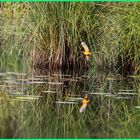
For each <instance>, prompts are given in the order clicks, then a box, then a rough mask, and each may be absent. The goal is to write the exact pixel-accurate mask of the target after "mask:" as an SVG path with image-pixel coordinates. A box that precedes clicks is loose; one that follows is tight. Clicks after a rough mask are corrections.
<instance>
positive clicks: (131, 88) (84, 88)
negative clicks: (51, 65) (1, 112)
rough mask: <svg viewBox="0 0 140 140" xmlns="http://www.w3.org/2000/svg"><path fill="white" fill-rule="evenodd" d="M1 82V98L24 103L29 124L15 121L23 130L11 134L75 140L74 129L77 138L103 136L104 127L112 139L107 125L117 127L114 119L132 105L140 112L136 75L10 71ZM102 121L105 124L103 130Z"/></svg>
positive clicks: (25, 121) (25, 120) (23, 114)
mask: <svg viewBox="0 0 140 140" xmlns="http://www.w3.org/2000/svg"><path fill="white" fill-rule="evenodd" d="M0 79H1V81H0V87H1V88H0V92H1V93H2V96H1V97H0V99H1V100H5V99H8V101H10V102H14V103H15V104H17V103H18V104H20V110H21V112H22V113H21V114H22V115H21V116H22V117H21V118H22V120H24V123H23V122H21V121H20V123H19V122H16V125H17V124H18V127H17V128H16V129H15V132H12V133H13V137H72V136H73V133H74V128H75V129H77V130H76V132H78V133H79V134H78V135H76V137H80V136H81V137H98V136H99V135H98V133H99V132H101V131H102V130H98V129H97V128H98V127H99V128H102V129H104V128H105V130H104V131H105V132H103V134H102V137H108V136H111V134H110V131H111V130H110V129H109V126H108V125H111V127H113V126H112V124H114V122H113V123H112V119H118V118H119V117H117V116H118V115H119V114H122V113H127V111H128V110H127V107H128V108H129V110H131V111H132V110H133V109H137V110H138V109H139V95H138V81H137V80H136V79H135V78H134V77H128V78H123V77H121V76H118V75H117V76H116V75H113V74H101V73H98V74H96V75H95V74H94V76H93V75H84V74H81V75H79V74H75V73H74V74H62V73H61V72H51V73H50V72H48V73H47V74H46V75H42V74H38V75H37V74H34V75H33V74H25V73H24V74H22V73H13V72H8V73H0ZM3 94H4V95H6V97H5V96H3ZM86 94H88V95H89V97H90V102H89V103H88V106H87V104H86V107H85V106H84V107H85V108H84V111H83V110H82V111H81V109H80V108H81V107H82V106H81V101H82V100H83V97H84V95H86ZM19 102H22V103H23V102H24V103H25V104H24V105H23V104H21V103H19ZM124 105H125V106H124ZM79 110H80V112H81V113H80V112H79ZM23 116H24V117H25V118H23ZM97 116H98V117H97ZM122 116H123V115H122ZM118 121H119V120H118ZM59 122H61V123H62V124H60V123H59ZM102 123H106V125H105V126H100V125H101V124H102ZM95 124H96V126H95V127H93V126H94V125H95ZM56 125H57V127H56V128H54V127H55V126H56ZM115 125H116V124H115ZM82 126H83V127H84V128H82ZM28 127H29V128H28ZM79 127H80V128H79ZM91 127H92V129H91ZM62 128H63V129H62ZM34 129H35V130H34ZM61 129H62V130H61ZM69 129H72V130H69ZM34 131H35V132H36V133H35V134H34ZM53 132H54V133H55V134H54V133H53ZM68 132H70V133H68ZM85 132H88V133H87V135H85V134H84V133H85ZM93 132H98V133H97V134H93ZM105 133H108V134H105Z"/></svg>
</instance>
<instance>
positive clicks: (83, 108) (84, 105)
mask: <svg viewBox="0 0 140 140" xmlns="http://www.w3.org/2000/svg"><path fill="white" fill-rule="evenodd" d="M86 107H87V104H86V103H84V104H83V105H82V106H81V108H80V110H79V112H81V113H82V112H83V111H84V110H85V109H86Z"/></svg>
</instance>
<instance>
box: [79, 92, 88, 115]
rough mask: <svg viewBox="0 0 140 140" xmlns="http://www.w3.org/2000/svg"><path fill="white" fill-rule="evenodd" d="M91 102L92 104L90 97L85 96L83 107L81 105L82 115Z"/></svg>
mask: <svg viewBox="0 0 140 140" xmlns="http://www.w3.org/2000/svg"><path fill="white" fill-rule="evenodd" d="M89 102H90V100H89V95H88V94H86V95H85V96H84V98H83V100H82V101H81V103H82V105H81V107H80V110H79V112H80V113H82V112H83V111H84V110H85V109H86V107H87V105H88V103H89Z"/></svg>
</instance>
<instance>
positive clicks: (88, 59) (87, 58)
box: [81, 42, 91, 61]
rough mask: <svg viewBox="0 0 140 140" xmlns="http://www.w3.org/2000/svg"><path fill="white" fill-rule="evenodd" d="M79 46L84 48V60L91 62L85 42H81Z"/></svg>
mask: <svg viewBox="0 0 140 140" xmlns="http://www.w3.org/2000/svg"><path fill="white" fill-rule="evenodd" d="M81 45H82V46H83V48H84V51H83V54H84V56H85V58H86V60H87V61H90V60H91V53H90V51H89V48H88V46H87V44H86V43H85V42H81Z"/></svg>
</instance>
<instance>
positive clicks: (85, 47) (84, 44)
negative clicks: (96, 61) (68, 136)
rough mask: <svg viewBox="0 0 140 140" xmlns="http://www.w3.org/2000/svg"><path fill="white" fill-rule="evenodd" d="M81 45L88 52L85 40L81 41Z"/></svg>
mask: <svg viewBox="0 0 140 140" xmlns="http://www.w3.org/2000/svg"><path fill="white" fill-rule="evenodd" d="M81 45H82V46H83V48H84V50H85V51H86V52H89V48H88V46H87V44H86V43H85V42H81Z"/></svg>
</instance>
